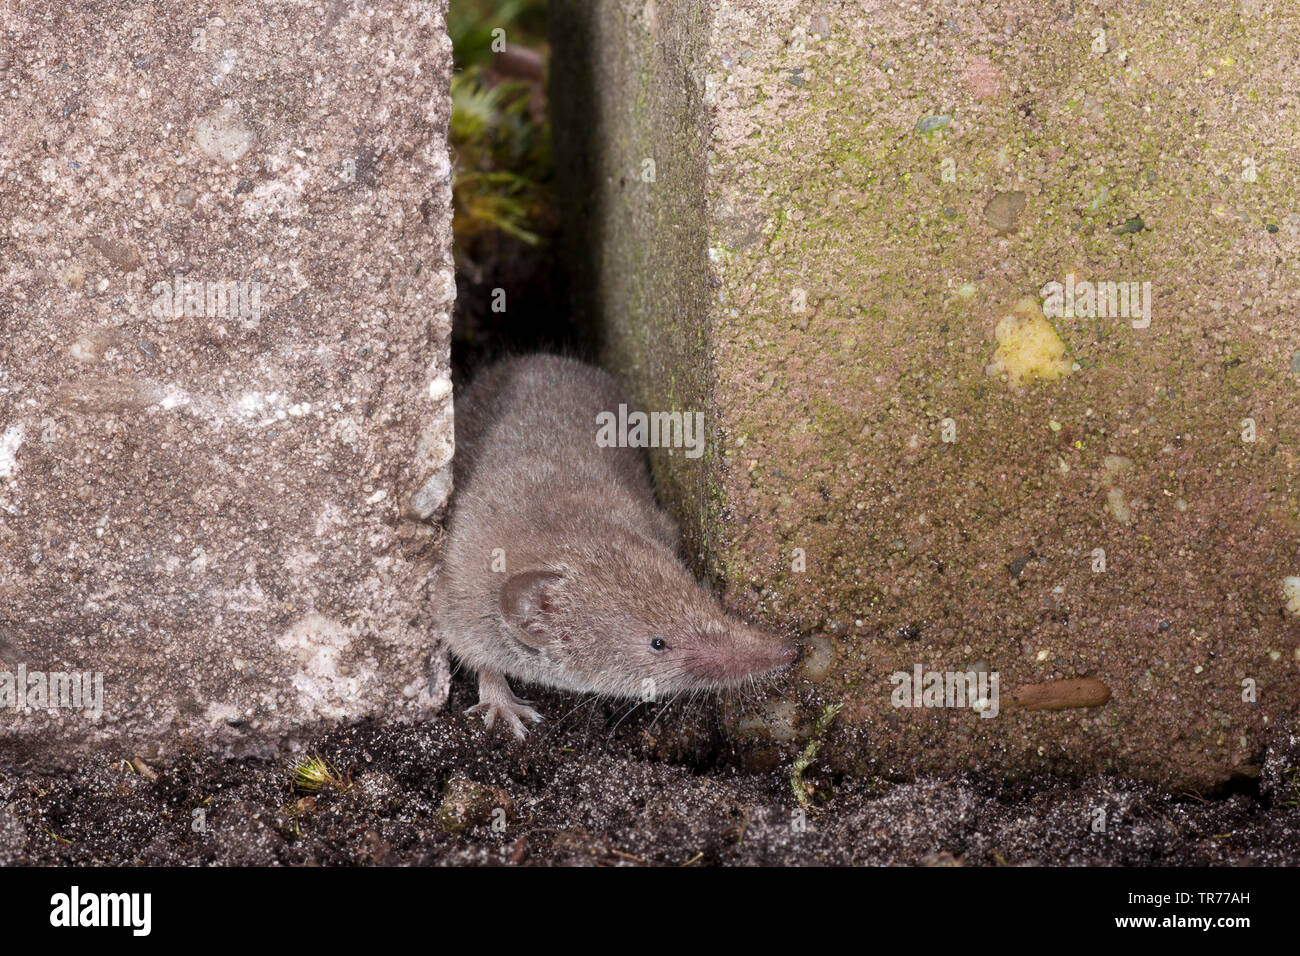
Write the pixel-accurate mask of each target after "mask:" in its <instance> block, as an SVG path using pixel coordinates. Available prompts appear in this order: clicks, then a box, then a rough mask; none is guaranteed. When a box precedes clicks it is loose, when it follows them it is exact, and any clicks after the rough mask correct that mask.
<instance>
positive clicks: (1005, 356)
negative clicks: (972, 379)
mask: <svg viewBox="0 0 1300 956" xmlns="http://www.w3.org/2000/svg"><path fill="white" fill-rule="evenodd" d="M993 334H994V335H995V336H996V337H997V340H998V349H997V351H996V352H994V353H993V362H992V364H990V365H989V366H988V368H987V369H986V371H987V372H988V373H989V374H990V375H1003V374H1005V375H1006V377H1007V381H1008V382H1010V383H1011V384H1012V385H1023V384H1025V383H1026V382H1028V381H1030V380H1031V379H1035V378H1041V379H1047V380H1051V379H1054V378H1060V377H1061V376H1062V375H1068V374H1070V371H1071V369H1072V368H1073V365H1072V363H1071V362H1070V361H1069V359H1067V358H1066V357H1065V343H1064V342H1062V341H1061V337H1060V336H1059V335H1057V334H1056V329H1054V328H1052V323H1051V322H1048V321H1047V317H1046V316H1045V315H1043V310H1042V309H1041V308H1040V307H1039V305H1038V302H1037V300H1035V299H1032V298H1024V299H1021V300H1020V301H1019V302H1017V303H1016V304H1015V305H1014V306H1012V308H1011V311H1010V312H1009V313H1008V314H1007V315H1004V316H1003V317H1002V319H1001V321H999V322H998V325H997V328H996V329H994V332H993Z"/></svg>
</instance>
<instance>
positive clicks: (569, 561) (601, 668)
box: [437, 355, 795, 737]
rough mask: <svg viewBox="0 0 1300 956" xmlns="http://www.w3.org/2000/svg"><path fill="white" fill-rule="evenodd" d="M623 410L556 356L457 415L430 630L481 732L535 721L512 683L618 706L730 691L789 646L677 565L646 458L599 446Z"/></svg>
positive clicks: (493, 387) (474, 390)
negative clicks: (464, 682)
mask: <svg viewBox="0 0 1300 956" xmlns="http://www.w3.org/2000/svg"><path fill="white" fill-rule="evenodd" d="M620 402H626V399H625V398H624V397H623V396H622V395H621V393H620V391H619V389H618V386H617V385H616V384H615V382H614V380H613V379H612V378H611V377H610V376H609V375H607V374H606V373H604V372H602V371H600V370H599V369H596V368H593V367H591V366H589V365H584V364H583V363H581V362H578V361H574V360H572V359H567V358H561V357H559V356H554V355H531V356H524V357H519V358H512V359H507V360H505V361H502V362H500V363H498V364H496V365H493V366H491V367H490V368H488V369H487V370H486V371H484V372H483V373H481V374H480V375H479V376H478V377H477V378H476V379H475V380H474V382H473V383H472V384H471V385H470V387H469V389H468V390H467V391H466V392H465V394H464V396H463V397H462V398H461V399H460V400H459V401H457V403H456V466H455V467H456V474H455V482H456V488H457V493H456V497H455V501H454V504H453V508H452V513H451V519H450V524H449V531H448V537H447V545H446V548H445V550H444V555H443V568H442V574H441V578H440V581H439V588H438V609H437V620H438V627H439V630H440V632H441V634H442V637H443V640H444V641H445V642H446V643H447V645H448V646H449V647H450V649H451V651H452V652H453V653H454V654H455V655H456V657H457V658H458V659H459V660H460V661H461V662H462V663H463V664H465V665H466V666H468V667H471V668H473V669H474V670H475V671H476V672H477V673H478V678H479V703H478V705H477V706H476V707H473V708H471V710H472V711H475V712H480V713H482V714H483V716H484V719H485V720H486V722H487V725H488V727H489V728H490V727H491V726H492V724H493V723H494V722H495V720H496V719H497V718H498V717H500V718H502V719H503V720H504V721H505V722H506V723H507V724H508V726H509V727H510V729H511V731H512V732H513V733H514V734H515V735H516V736H518V737H523V736H524V721H525V720H530V721H536V720H540V719H541V717H540V715H539V714H538V713H537V712H536V711H535V710H534V709H533V708H531V707H529V706H527V702H526V701H521V700H519V699H518V698H517V697H515V695H514V694H513V692H512V691H511V689H510V685H509V684H508V683H507V680H506V678H507V677H514V678H518V679H520V680H522V681H525V682H528V683H534V684H542V685H545V686H548V687H557V688H561V689H564V690H571V691H579V692H588V693H596V694H601V695H608V696H613V697H621V698H647V697H653V698H666V697H668V696H671V695H673V694H676V693H679V692H681V691H690V690H700V689H707V690H712V689H717V688H722V687H728V686H735V685H739V684H742V683H745V682H747V681H748V680H750V679H751V678H753V677H755V676H757V675H761V674H765V673H767V672H769V671H773V670H776V669H778V668H781V667H784V666H786V665H788V664H789V663H791V662H792V661H793V660H794V657H795V649H794V647H793V645H790V644H788V643H787V642H784V641H782V640H780V639H779V638H777V637H775V636H773V635H771V634H768V633H766V632H765V631H762V630H760V629H758V628H756V627H753V626H751V625H749V624H746V623H745V622H743V621H741V620H739V619H738V618H736V617H734V616H732V615H730V614H728V613H726V612H725V611H724V610H723V608H722V606H721V605H720V604H719V603H718V602H717V600H716V599H715V598H714V597H713V596H712V595H711V594H709V593H708V592H707V591H706V590H704V588H702V587H701V586H700V585H699V583H698V582H697V581H696V580H695V578H694V577H693V576H692V575H691V573H690V572H689V571H688V570H687V569H686V567H685V566H684V565H683V564H682V562H681V560H680V558H679V557H678V545H679V534H678V530H677V527H676V525H675V524H674V523H673V521H672V519H671V518H669V517H668V515H667V514H666V513H665V512H664V511H663V510H662V509H660V508H659V506H658V505H657V504H656V503H655V500H654V493H653V491H652V489H651V486H650V479H649V476H648V474H647V471H646V465H645V460H644V457H643V453H642V452H641V450H640V449H637V448H602V447H599V446H598V445H597V443H596V433H597V418H596V416H597V414H598V413H600V412H603V411H611V410H614V409H617V408H618V406H619V404H620Z"/></svg>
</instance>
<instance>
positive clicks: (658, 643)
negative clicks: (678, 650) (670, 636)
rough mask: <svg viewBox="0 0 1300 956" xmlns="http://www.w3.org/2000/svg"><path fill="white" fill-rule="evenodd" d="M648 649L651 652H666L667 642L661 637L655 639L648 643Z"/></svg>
mask: <svg viewBox="0 0 1300 956" xmlns="http://www.w3.org/2000/svg"><path fill="white" fill-rule="evenodd" d="M650 647H651V649H652V650H656V651H666V650H667V649H668V642H667V641H665V640H664V639H663V638H662V637H656V638H654V639H653V640H652V641H651V642H650Z"/></svg>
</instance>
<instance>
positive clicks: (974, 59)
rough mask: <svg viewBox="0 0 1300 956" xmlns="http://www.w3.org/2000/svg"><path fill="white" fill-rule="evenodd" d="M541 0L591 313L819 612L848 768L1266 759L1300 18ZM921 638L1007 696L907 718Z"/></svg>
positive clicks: (1291, 650) (641, 390)
mask: <svg viewBox="0 0 1300 956" xmlns="http://www.w3.org/2000/svg"><path fill="white" fill-rule="evenodd" d="M552 7H553V10H554V20H555V27H556V28H555V31H554V42H555V47H556V53H555V57H554V63H555V65H556V77H555V83H556V86H557V94H556V101H557V103H558V104H559V105H561V106H563V105H564V99H563V98H562V97H560V95H559V92H558V91H559V90H562V89H564V90H570V91H572V90H577V91H578V92H577V94H576V95H573V96H572V98H571V100H570V102H569V105H568V108H567V109H565V110H563V111H561V112H559V113H558V114H557V151H558V157H557V158H558V162H557V167H558V168H559V169H560V170H561V172H562V173H564V174H567V176H568V183H567V187H566V188H567V190H568V200H569V201H568V208H569V209H570V211H571V214H572V219H571V221H570V224H569V225H570V232H571V235H573V236H576V237H579V242H581V243H590V261H589V262H588V268H587V272H586V274H585V276H584V279H585V282H586V287H587V288H588V289H589V290H590V295H589V296H588V298H587V301H586V303H585V305H586V308H587V309H588V310H589V311H594V312H595V313H596V314H598V315H599V316H600V318H601V319H602V321H603V322H604V324H605V330H606V338H605V347H606V351H607V353H608V357H609V360H610V362H611V364H612V366H613V367H615V368H617V369H619V370H621V371H622V373H623V375H624V377H625V378H626V380H627V382H628V385H629V387H630V388H631V389H632V391H633V392H634V394H635V395H636V397H637V399H638V401H639V402H640V403H641V405H642V406H643V407H646V408H649V409H682V408H695V409H703V410H705V411H707V413H708V416H709V421H710V422H711V426H712V444H711V446H710V450H709V453H708V454H706V455H705V456H704V457H703V458H702V459H700V460H699V461H693V460H691V459H688V458H686V457H684V456H683V455H681V454H677V455H669V454H667V453H666V452H663V451H659V452H656V453H655V471H656V477H657V479H658V482H659V485H660V487H661V489H662V491H663V494H664V496H665V498H666V503H667V504H669V505H670V506H671V507H672V508H673V509H674V510H675V511H676V512H677V513H678V514H679V515H680V516H681V517H682V518H683V523H684V525H685V528H686V531H687V534H688V538H689V540H690V543H691V545H692V546H693V547H694V548H695V549H696V550H697V551H698V552H699V554H700V555H701V556H702V558H703V559H704V565H705V567H706V568H707V570H708V571H709V572H711V573H712V574H713V575H715V576H716V577H717V578H718V579H720V581H721V582H723V584H724V585H725V587H726V589H727V592H728V596H729V600H730V601H731V603H732V604H733V605H735V606H737V607H738V608H739V609H740V610H742V611H746V612H748V613H750V614H751V615H755V616H757V617H760V618H763V619H766V620H768V621H772V622H784V623H789V624H793V625H795V626H797V627H798V628H799V629H801V630H802V631H803V632H805V633H806V634H809V635H812V636H813V637H812V643H813V646H814V649H815V651H816V653H814V654H812V655H810V658H809V659H810V661H811V662H814V663H813V665H812V667H813V669H812V671H811V674H812V676H815V677H816V678H817V680H818V681H819V683H820V690H821V692H822V696H823V697H824V698H825V699H826V700H838V701H843V702H844V703H845V704H846V707H845V710H844V711H843V713H842V714H841V715H840V718H839V720H840V722H841V723H840V725H839V726H840V727H841V728H847V729H849V730H852V731H855V732H852V733H845V734H840V735H838V736H836V737H835V738H834V740H832V741H831V742H829V743H828V749H827V750H826V751H824V753H826V754H827V755H828V756H829V758H830V759H832V760H834V761H836V762H837V763H838V764H839V765H840V766H841V767H846V768H849V769H854V770H857V771H860V772H864V773H891V772H910V771H915V770H921V769H929V770H948V769H959V768H965V767H971V768H977V769H982V770H994V771H999V772H1005V773H1013V774H1014V773H1017V772H1023V771H1029V770H1044V769H1046V770H1062V771H1081V770H1103V769H1114V770H1119V771H1122V772H1125V773H1130V774H1134V775H1138V776H1141V777H1146V778H1150V779H1153V780H1158V781H1164V782H1168V783H1176V784H1184V785H1195V786H1206V785H1213V784H1215V783H1218V782H1221V781H1223V780H1225V779H1227V778H1229V777H1231V776H1233V775H1247V776H1249V775H1251V774H1253V773H1255V772H1256V771H1255V767H1256V766H1257V764H1258V758H1259V756H1260V754H1261V752H1262V749H1263V747H1264V746H1265V743H1266V741H1267V738H1268V735H1269V734H1270V733H1271V732H1272V729H1273V728H1274V727H1275V726H1276V725H1277V724H1278V723H1280V722H1285V721H1286V720H1289V719H1294V717H1295V715H1296V711H1297V702H1298V701H1300V694H1297V676H1298V669H1300V649H1298V647H1297V636H1296V625H1295V623H1294V619H1293V618H1292V617H1290V616H1289V614H1288V612H1287V611H1285V610H1284V607H1283V605H1284V598H1283V593H1282V588H1283V579H1284V577H1285V576H1287V575H1292V574H1296V573H1298V572H1297V570H1296V569H1297V567H1300V554H1297V551H1296V547H1295V535H1296V532H1297V530H1298V528H1300V525H1298V522H1297V517H1298V511H1297V508H1298V506H1300V497H1298V495H1300V488H1298V487H1297V483H1296V468H1297V457H1296V438H1297V434H1298V428H1297V421H1298V420H1297V411H1298V409H1297V401H1296V384H1297V383H1296V377H1297V375H1298V374H1300V371H1298V370H1300V357H1297V356H1300V352H1298V351H1297V349H1300V344H1298V343H1300V284H1297V282H1296V278H1297V276H1296V260H1297V256H1298V255H1300V207H1298V206H1297V186H1300V164H1297V162H1296V158H1297V157H1296V140H1295V136H1294V110H1295V103H1296V101H1297V94H1300V79H1297V76H1296V74H1295V72H1294V71H1293V70H1291V69H1289V68H1288V67H1287V66H1286V65H1285V64H1288V63H1291V62H1293V61H1294V59H1295V57H1296V55H1297V52H1300V51H1298V49H1297V41H1296V36H1297V35H1300V34H1298V33H1297V29H1296V28H1297V27H1300V12H1298V11H1297V10H1296V9H1295V8H1294V7H1292V6H1289V5H1287V4H1283V3H1269V2H1267V0H1250V2H1242V3H1238V4H1220V5H1217V6H1215V5H1206V4H1203V3H1200V2H1192V0H1184V2H1177V0H1176V2H1171V3H1166V4H1161V5H1160V6H1159V8H1153V9H1149V10H1144V11H1141V12H1138V11H1135V10H1133V9H1131V7H1130V6H1128V5H1125V4H1122V3H1111V2H1103V3H1096V4H1090V5H1086V6H1079V5H1070V4H1057V3H1049V4H1042V3H1012V4H1009V5H1008V4H1003V5H1000V6H998V7H997V8H990V7H989V6H988V5H987V4H983V3H979V2H975V0H970V2H965V0H946V2H942V3H936V4H919V5H918V4H902V3H891V2H847V0H846V2H825V0H820V2H802V0H770V2H768V0H764V2H757V0H750V2H746V0H739V2H725V3H724V2H716V0H695V2H685V3H675V4H665V3H656V2H655V0H648V2H624V3H611V4H587V3H581V2H578V0H560V2H558V3H554V4H552ZM1085 282H1086V283H1089V284H1090V287H1091V288H1092V289H1093V291H1094V292H1095V291H1096V287H1095V286H1091V284H1093V283H1113V284H1116V285H1114V286H1104V287H1102V288H1103V289H1104V291H1105V293H1106V295H1105V296H1103V298H1105V299H1106V302H1105V303H1104V304H1105V306H1106V308H1104V309H1099V308H1097V305H1096V301H1095V296H1094V301H1093V302H1092V303H1091V305H1090V304H1089V303H1088V295H1087V294H1086V293H1085V289H1086V288H1088V287H1085V286H1083V285H1082V283H1085ZM1053 283H1055V284H1056V285H1052V284H1053ZM1119 283H1123V284H1124V285H1123V286H1120V285H1118V284H1119ZM580 288H581V285H580ZM1067 289H1068V290H1069V291H1067ZM1129 291H1132V292H1133V293H1134V294H1135V296H1136V299H1135V301H1134V302H1132V303H1130V302H1128V301H1126V300H1127V298H1128V297H1127V296H1124V298H1121V297H1120V296H1119V293H1121V292H1129ZM1112 294H1114V300H1113V301H1111V299H1110V297H1111V295H1112ZM1026 297H1029V301H1027V302H1026V301H1025V298H1026ZM1130 305H1131V306H1132V308H1130V309H1129V310H1128V311H1125V308H1124V307H1125V306H1130ZM1056 307H1059V308H1056ZM1043 308H1047V309H1048V311H1049V313H1055V314H1049V315H1048V316H1046V317H1045V316H1044V315H1043V314H1042V311H1041V310H1042V309H1043ZM1295 603H1296V605H1297V607H1300V600H1298V601H1296V602H1295ZM828 638H830V639H831V640H828ZM918 665H919V666H921V667H922V668H923V669H924V670H925V671H940V672H946V671H959V672H966V671H974V672H977V673H992V672H996V673H997V674H998V676H999V679H1000V686H1001V689H1002V691H1003V699H1004V702H1006V703H1018V704H1019V707H1018V709H1013V708H1012V707H1007V708H1004V709H1002V711H1001V712H1000V714H999V716H998V718H997V719H981V718H980V717H979V716H977V714H976V713H974V712H973V711H972V710H970V709H969V708H966V709H957V708H949V707H944V708H929V707H921V708H915V707H899V706H894V704H895V703H896V701H891V696H892V692H893V691H894V690H895V684H894V683H893V682H891V675H893V674H896V673H902V674H906V675H911V674H913V673H914V668H915V667H916V666H918ZM1081 678H1090V679H1092V680H1093V681H1095V682H1100V685H1104V686H1100V685H1098V684H1097V683H1083V684H1079V683H1077V679H1081ZM1066 680H1069V681H1076V683H1071V684H1061V685H1053V687H1049V688H1047V689H1043V688H1042V687H1040V686H1039V685H1043V684H1049V683H1051V682H1054V681H1066ZM1099 688H1100V689H1099ZM1106 689H1108V690H1109V692H1110V697H1109V701H1108V702H1107V703H1105V704H1104V705H1100V706H1096V705H1095V704H1096V702H1097V701H1098V700H1100V699H1102V698H1103V697H1104V696H1105V695H1104V693H1101V691H1104V690H1106ZM1058 691H1059V692H1060V693H1061V694H1062V695H1064V696H1063V701H1064V702H1065V703H1073V704H1075V705H1079V704H1093V705H1094V706H1088V707H1080V706H1073V707H1070V708H1068V709H1064V710H1059V711H1043V710H1032V709H1029V705H1028V704H1027V703H1026V702H1027V701H1038V702H1039V703H1040V704H1041V702H1042V699H1043V697H1044V695H1046V697H1047V698H1051V697H1052V695H1053V694H1055V693H1057V692H1058ZM1011 692H1015V693H1014V695H1012V693H1011ZM1048 702H1049V703H1051V700H1049V701H1048Z"/></svg>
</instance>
